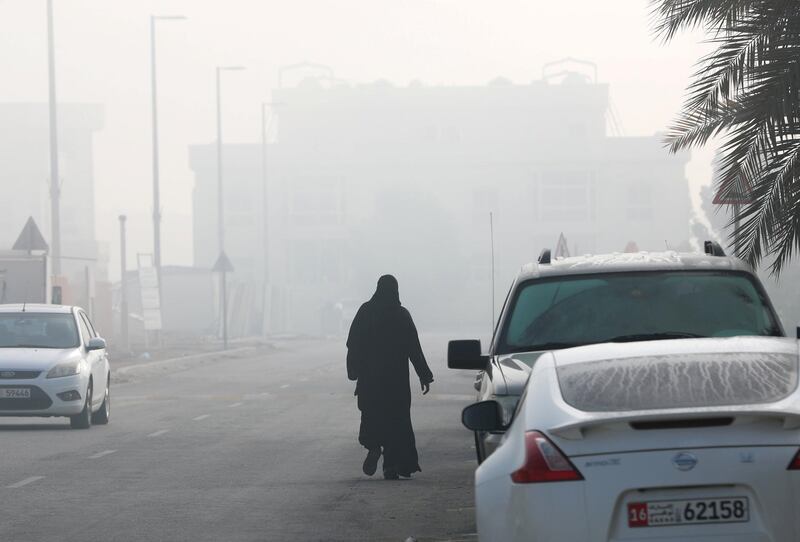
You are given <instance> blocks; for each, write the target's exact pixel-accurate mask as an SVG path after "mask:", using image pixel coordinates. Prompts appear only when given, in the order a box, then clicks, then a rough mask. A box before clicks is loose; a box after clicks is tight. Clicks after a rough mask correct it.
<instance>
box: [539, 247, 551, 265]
mask: <svg viewBox="0 0 800 542" xmlns="http://www.w3.org/2000/svg"><path fill="white" fill-rule="evenodd" d="M548 263H550V249H549V248H546V249H544V250H542V252H541V254H539V265H544V264H548Z"/></svg>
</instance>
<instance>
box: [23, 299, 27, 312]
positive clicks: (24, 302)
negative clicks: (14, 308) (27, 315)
mask: <svg viewBox="0 0 800 542" xmlns="http://www.w3.org/2000/svg"><path fill="white" fill-rule="evenodd" d="M27 305H28V303H27V302H26V301H23V302H22V312H25V307H26V306H27Z"/></svg>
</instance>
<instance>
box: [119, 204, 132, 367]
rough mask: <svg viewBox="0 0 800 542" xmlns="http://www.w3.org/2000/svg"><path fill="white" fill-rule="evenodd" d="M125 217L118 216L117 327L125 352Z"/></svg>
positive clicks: (126, 261) (126, 294)
mask: <svg viewBox="0 0 800 542" xmlns="http://www.w3.org/2000/svg"><path fill="white" fill-rule="evenodd" d="M126 220H127V217H126V216H125V215H119V247H120V248H119V250H120V271H121V273H122V279H121V280H120V303H119V327H120V334H121V335H122V347H123V348H124V351H125V352H128V351H130V337H129V335H128V258H127V251H128V246H127V236H126V232H125V221H126Z"/></svg>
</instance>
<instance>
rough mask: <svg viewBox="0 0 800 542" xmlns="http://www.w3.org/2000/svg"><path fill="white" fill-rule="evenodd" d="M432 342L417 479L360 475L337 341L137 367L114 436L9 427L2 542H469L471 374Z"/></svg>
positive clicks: (39, 422) (122, 396)
mask: <svg viewBox="0 0 800 542" xmlns="http://www.w3.org/2000/svg"><path fill="white" fill-rule="evenodd" d="M423 343H424V345H425V348H426V353H427V355H428V358H429V363H430V365H431V368H432V369H433V371H434V375H435V378H436V382H435V383H434V385H433V387H432V390H431V393H430V394H429V395H427V396H425V397H422V396H421V395H420V393H419V391H418V388H415V389H414V388H412V389H414V394H413V406H412V416H413V421H414V427H415V430H416V436H417V446H418V448H419V453H420V464H421V466H422V469H423V472H422V473H417V475H416V476H415V478H414V479H413V480H410V481H394V482H391V481H385V480H383V478H382V477H380V476H376V477H373V478H368V477H366V476H364V475H363V474H362V473H361V462H362V461H363V458H364V454H365V451H364V450H363V449H362V448H361V447H360V446H359V445H358V443H357V429H358V419H359V416H358V410H357V408H356V405H355V399H354V397H353V386H352V384H351V383H350V382H348V381H347V380H346V378H345V368H344V355H345V352H344V347H343V346H342V344H341V341H340V340H337V341H332V340H324V341H323V340H320V341H289V342H286V343H283V344H279V345H277V348H276V349H264V348H261V349H244V350H237V351H235V352H233V353H231V354H228V355H224V356H216V355H212V356H207V357H202V358H199V359H187V360H181V361H178V362H174V363H153V364H145V365H140V366H135V367H126V368H125V369H123V370H122V371H121V372H119V373H118V374H116V375H115V383H114V385H113V388H112V389H113V402H112V405H113V409H112V421H111V424H110V425H108V426H104V427H101V426H96V427H93V428H92V429H91V430H89V431H78V430H71V429H69V424H68V423H67V420H66V419H64V418H53V419H17V418H0V443H2V444H0V450H1V453H2V455H0V503H2V508H0V514H1V515H0V539H2V540H7V541H25V542H28V541H37V542H38V541H59V542H65V541H93V540H103V541H126V542H127V541H151V540H152V541H173V540H174V541H182V540H187V541H197V540H213V541H226V542H227V541H251V540H265V541H272V540H275V541H289V540H297V541H317V540H318V541H328V540H331V541H334V540H341V541H351V540H365V541H382V540H387V541H389V540H391V541H400V542H402V541H405V540H407V539H408V538H409V537H415V538H416V539H417V540H419V541H425V540H430V541H434V540H435V541H444V540H453V541H456V540H474V539H475V535H474V534H473V533H474V532H475V525H474V508H473V506H474V505H473V492H472V474H473V471H474V468H475V461H474V451H473V447H472V436H471V434H470V433H468V432H467V431H466V430H464V429H463V428H462V427H461V425H460V423H459V419H460V411H461V408H463V406H465V405H466V404H468V403H469V402H470V401H471V398H472V396H473V395H472V387H471V384H472V375H471V374H469V373H461V372H454V371H449V370H447V369H446V366H445V361H444V351H445V338H443V337H438V338H428V339H427V340H426V339H425V338H423ZM112 363H113V360H112ZM413 384H415V382H414V381H412V385H413ZM379 472H380V471H379Z"/></svg>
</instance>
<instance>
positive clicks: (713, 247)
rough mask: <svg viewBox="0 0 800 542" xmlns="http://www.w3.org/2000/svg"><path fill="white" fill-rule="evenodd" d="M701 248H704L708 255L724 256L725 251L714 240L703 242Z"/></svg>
mask: <svg viewBox="0 0 800 542" xmlns="http://www.w3.org/2000/svg"><path fill="white" fill-rule="evenodd" d="M703 248H704V249H705V253H706V254H708V255H709V256H721V257H725V256H726V254H725V251H724V250H723V249H722V247H721V246H719V243H717V242H716V241H706V242H705V243H703Z"/></svg>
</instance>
